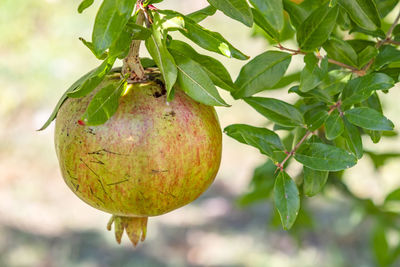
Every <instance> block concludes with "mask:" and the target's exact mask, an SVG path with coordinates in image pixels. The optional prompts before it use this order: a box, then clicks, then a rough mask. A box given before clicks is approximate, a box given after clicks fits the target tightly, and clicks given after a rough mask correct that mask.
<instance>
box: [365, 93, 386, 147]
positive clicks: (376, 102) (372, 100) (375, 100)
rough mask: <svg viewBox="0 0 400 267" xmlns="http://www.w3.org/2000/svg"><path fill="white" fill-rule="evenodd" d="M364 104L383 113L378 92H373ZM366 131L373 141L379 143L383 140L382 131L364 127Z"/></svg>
mask: <svg viewBox="0 0 400 267" xmlns="http://www.w3.org/2000/svg"><path fill="white" fill-rule="evenodd" d="M362 105H363V106H365V107H369V108H372V109H374V110H376V111H377V112H379V113H380V114H383V111H382V104H381V101H380V99H379V96H378V94H377V93H376V92H375V93H373V94H372V95H371V96H370V97H369V98H368V99H367V100H366V101H364V102H363V103H362ZM364 131H365V132H366V133H367V134H368V135H369V137H370V138H371V140H372V142H374V143H375V144H377V143H378V142H379V141H380V140H381V137H382V131H372V130H366V129H364Z"/></svg>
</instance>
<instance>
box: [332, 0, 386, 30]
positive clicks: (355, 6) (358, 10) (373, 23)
mask: <svg viewBox="0 0 400 267" xmlns="http://www.w3.org/2000/svg"><path fill="white" fill-rule="evenodd" d="M338 3H339V4H340V5H341V6H342V7H343V8H344V9H345V10H346V11H347V13H348V14H349V15H350V18H351V19H352V20H353V21H354V22H355V23H356V24H357V25H358V26H360V27H361V28H363V29H365V30H368V31H375V30H377V29H378V28H379V27H380V26H381V21H380V18H379V14H378V10H377V9H376V5H375V1H374V0H338Z"/></svg>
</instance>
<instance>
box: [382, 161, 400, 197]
mask: <svg viewBox="0 0 400 267" xmlns="http://www.w3.org/2000/svg"><path fill="white" fill-rule="evenodd" d="M397 157H400V155H399V154H397ZM383 165H384V163H383V164H381V166H383ZM390 201H400V188H398V189H396V190H394V191H392V192H390V194H389V195H387V196H386V198H385V204H386V203H388V202H390Z"/></svg>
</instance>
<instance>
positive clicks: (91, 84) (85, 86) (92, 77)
mask: <svg viewBox="0 0 400 267" xmlns="http://www.w3.org/2000/svg"><path fill="white" fill-rule="evenodd" d="M115 60H116V58H115V57H108V58H106V60H104V61H103V63H102V64H101V65H100V66H99V67H97V68H96V69H94V70H93V71H92V72H91V73H90V74H89V75H88V76H87V77H86V79H85V81H84V82H83V83H82V84H81V85H79V86H78V87H77V88H76V89H75V90H73V91H71V92H69V93H68V94H67V95H68V97H72V98H80V97H83V96H86V95H88V94H89V93H90V92H92V91H93V90H94V89H95V88H96V87H97V86H98V85H99V84H100V83H101V82H102V81H103V80H104V78H105V77H106V75H107V74H108V73H109V72H110V70H111V68H112V66H113V65H114V62H115Z"/></svg>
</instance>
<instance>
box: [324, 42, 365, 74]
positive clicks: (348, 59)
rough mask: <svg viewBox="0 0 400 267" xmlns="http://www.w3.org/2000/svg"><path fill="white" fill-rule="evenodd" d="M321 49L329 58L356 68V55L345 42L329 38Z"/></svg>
mask: <svg viewBox="0 0 400 267" xmlns="http://www.w3.org/2000/svg"><path fill="white" fill-rule="evenodd" d="M323 47H324V49H325V51H326V52H327V53H328V57H329V58H331V59H334V60H336V61H339V62H342V63H345V64H347V65H350V66H353V67H357V65H358V64H357V54H356V52H355V51H354V49H353V47H352V46H351V45H349V44H348V43H347V42H345V41H343V40H340V39H338V38H334V37H331V38H330V39H329V40H328V41H327V42H326V43H325V44H324V45H323Z"/></svg>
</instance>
